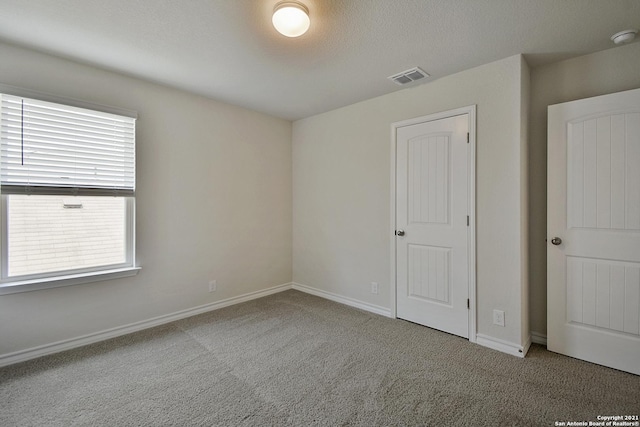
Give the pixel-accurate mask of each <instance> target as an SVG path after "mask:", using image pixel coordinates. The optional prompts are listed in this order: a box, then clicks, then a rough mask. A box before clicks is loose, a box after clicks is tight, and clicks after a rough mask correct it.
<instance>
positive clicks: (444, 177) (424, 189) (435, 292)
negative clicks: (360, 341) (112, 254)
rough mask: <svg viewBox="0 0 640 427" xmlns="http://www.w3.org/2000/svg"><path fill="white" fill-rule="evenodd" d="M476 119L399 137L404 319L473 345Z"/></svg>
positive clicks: (407, 129) (427, 125) (410, 129)
mask: <svg viewBox="0 0 640 427" xmlns="http://www.w3.org/2000/svg"><path fill="white" fill-rule="evenodd" d="M468 132H469V115H468V114H462V115H458V116H454V117H447V118H443V119H439V120H433V121H427V122H424V123H419V124H413V125H410V126H403V127H399V128H397V130H396V162H397V164H396V275H397V277H396V284H397V285H396V286H397V289H396V315H397V317H399V318H401V319H406V320H409V321H412V322H416V323H419V324H422V325H425V326H429V327H432V328H435V329H440V330H442V331H445V332H449V333H452V334H455V335H459V336H462V337H465V338H468V337H469V311H468V297H469V261H468V257H469V253H468V244H469V242H468V215H469V206H468V203H469V202H468V200H469V188H468V187H469V184H468V183H469V163H468V157H469V153H468V152H469V148H468V147H469V144H468Z"/></svg>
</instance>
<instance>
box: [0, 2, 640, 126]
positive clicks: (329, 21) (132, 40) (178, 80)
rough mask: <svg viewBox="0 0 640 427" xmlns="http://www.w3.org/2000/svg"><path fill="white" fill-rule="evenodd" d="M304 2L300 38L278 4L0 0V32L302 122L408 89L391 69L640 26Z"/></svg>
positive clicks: (547, 46)
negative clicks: (280, 21)
mask: <svg viewBox="0 0 640 427" xmlns="http://www.w3.org/2000/svg"><path fill="white" fill-rule="evenodd" d="M301 1H302V2H303V3H305V4H306V5H307V6H308V8H309V11H310V16H311V28H310V30H309V32H308V33H306V34H305V35H303V36H302V37H300V38H297V39H290V38H286V37H284V36H281V35H280V34H278V33H277V32H276V31H275V30H274V29H273V27H272V25H271V11H272V10H273V6H274V4H275V3H276V2H277V0H182V1H178V0H55V1H52V0H0V40H3V41H5V42H9V43H14V44H18V45H21V46H26V47H30V48H33V49H37V50H40V51H44V52H48V53H52V54H55V55H59V56H62V57H65V58H70V59H74V60H77V61H80V62H83V63H88V64H92V65H96V66H99V67H103V68H108V69H112V70H116V71H119V72H123V73H126V74H130V75H134V76H137V77H141V78H145V79H148V80H152V81H156V82H160V83H164V84H167V85H171V86H174V87H178V88H181V89H184V90H188V91H191V92H195V93H198V94H201V95H204V96H207V97H211V98H215V99H218V100H221V101H226V102H229V103H232V104H236V105H240V106H244V107H247V108H251V109H255V110H258V111H263V112H265V113H268V114H272V115H275V116H278V117H282V118H286V119H290V120H294V119H299V118H302V117H307V116H310V115H313V114H317V113H321V112H324V111H328V110H331V109H334V108H337V107H341V106H344V105H349V104H352V103H354V102H358V101H361V100H364V99H368V98H372V97H374V96H378V95H383V94H386V93H389V92H393V91H396V90H400V89H401V87H399V86H397V85H395V84H393V83H392V82H390V81H389V80H387V76H389V75H392V74H395V73H397V72H400V71H403V70H405V69H408V68H411V67H414V66H419V67H421V68H423V69H424V70H425V71H427V72H428V73H429V74H431V76H432V77H431V78H429V79H428V80H429V81H432V80H434V79H437V78H439V77H442V76H445V75H449V74H452V73H455V72H458V71H462V70H465V69H469V68H472V67H475V66H477V65H481V64H485V63H488V62H491V61H494V60H498V59H502V58H505V57H508V56H511V55H515V54H518V53H524V54H526V58H527V61H528V62H529V64H530V65H532V66H536V65H540V64H544V63H547V62H551V61H555V60H559V59H564V58H567V57H571V56H576V55H581V54H586V53H590V52H595V51H598V50H602V49H607V48H611V47H613V46H614V45H613V43H612V42H611V41H610V40H609V37H610V36H611V35H612V34H613V33H615V32H617V31H620V30H623V29H628V28H640V1H639V0H301ZM427 84H428V82H427Z"/></svg>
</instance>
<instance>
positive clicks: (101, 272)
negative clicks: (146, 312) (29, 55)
mask: <svg viewBox="0 0 640 427" xmlns="http://www.w3.org/2000/svg"><path fill="white" fill-rule="evenodd" d="M0 93H2V94H7V95H13V96H19V97H24V98H32V99H36V100H40V101H46V102H53V103H57V104H61V105H68V106H72V107H78V108H85V109H89V110H94V111H98V112H104V113H110V114H117V115H121V116H126V117H131V118H134V119H135V118H137V113H136V112H134V111H130V110H124V109H120V108H114V107H107V106H103V105H98V104H93V103H88V102H84V101H79V100H75V99H69V98H62V97H59V96H55V95H51V94H46V93H40V92H35V91H31V90H27V89H21V88H16V87H13V86H8V85H4V84H0ZM134 138H135V134H134ZM134 156H135V152H134ZM134 171H135V169H134ZM134 176H135V175H134ZM7 196H9V195H8V194H0V295H5V294H13V293H20V292H28V291H35V290H41V289H50V288H56V287H61V286H71V285H79V284H84V283H92V282H97V281H103V280H111V279H118V278H122V277H130V276H134V275H136V274H138V272H139V271H140V270H141V268H140V267H138V266H137V265H136V232H135V228H136V214H135V200H136V194H135V192H134V194H133V195H127V196H124V195H123V196H118V197H124V199H125V262H124V263H119V264H109V265H100V266H95V267H86V268H79V269H70V270H58V271H50V272H46V273H36V274H28V275H21V276H8V266H9V254H8V245H9V241H8V200H7ZM100 197H113V196H107V195H104V196H100Z"/></svg>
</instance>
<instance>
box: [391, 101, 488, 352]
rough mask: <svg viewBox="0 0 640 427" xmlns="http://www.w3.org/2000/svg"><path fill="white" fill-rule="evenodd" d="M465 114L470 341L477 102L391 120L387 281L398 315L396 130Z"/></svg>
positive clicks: (473, 316) (471, 333)
mask: <svg viewBox="0 0 640 427" xmlns="http://www.w3.org/2000/svg"><path fill="white" fill-rule="evenodd" d="M463 114H467V115H468V117H469V153H468V154H469V157H468V164H467V168H468V172H469V173H468V176H469V182H468V184H467V185H468V189H469V191H468V194H469V203H468V206H469V227H468V239H469V240H468V242H469V249H468V250H469V253H468V258H467V259H468V261H469V341H470V342H476V324H477V322H476V225H475V224H476V106H475V105H470V106H468V107H462V108H457V109H455V110H449V111H443V112H440V113H434V114H429V115H427V116H422V117H416V118H413V119H409V120H403V121H400V122H395V123H392V124H391V168H390V169H391V185H390V189H391V191H390V192H391V195H390V200H391V202H390V211H391V226H390V228H389V242H390V248H391V251H390V252H391V260H390V266H391V269H390V270H391V277H390V281H389V283H390V284H391V286H390V288H391V289H390V292H389V294H390V296H391V317H393V318H397V307H396V300H397V289H398V284H397V277H396V262H397V259H396V250H397V247H396V241H397V240H396V236H395V230H396V174H397V162H396V149H397V141H396V133H397V132H396V131H397V129H398V128H401V127H404V126H411V125H415V124H419V123H425V122H431V121H434V120H440V119H446V118H448V117H454V116H460V115H463Z"/></svg>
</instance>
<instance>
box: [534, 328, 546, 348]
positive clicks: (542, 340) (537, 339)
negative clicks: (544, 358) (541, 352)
mask: <svg viewBox="0 0 640 427" xmlns="http://www.w3.org/2000/svg"><path fill="white" fill-rule="evenodd" d="M531 342H532V343H535V344H540V345H544V346H546V345H547V334H541V333H540V332H533V331H531Z"/></svg>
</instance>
